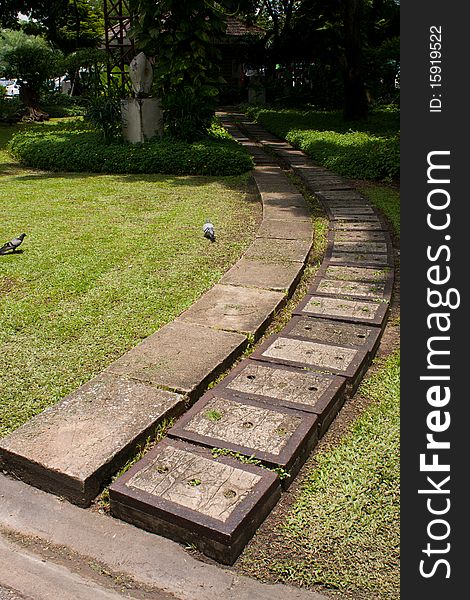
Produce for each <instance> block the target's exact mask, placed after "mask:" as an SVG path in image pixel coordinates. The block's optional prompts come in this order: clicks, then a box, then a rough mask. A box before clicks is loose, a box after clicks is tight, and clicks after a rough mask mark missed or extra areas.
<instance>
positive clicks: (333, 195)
mask: <svg viewBox="0 0 470 600" xmlns="http://www.w3.org/2000/svg"><path fill="white" fill-rule="evenodd" d="M319 195H320V196H321V197H322V198H323V199H324V200H364V196H362V195H361V194H360V193H359V192H356V190H348V191H346V190H345V191H336V190H331V191H324V192H321V193H320V194H319Z"/></svg>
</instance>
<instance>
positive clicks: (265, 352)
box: [252, 333, 368, 383]
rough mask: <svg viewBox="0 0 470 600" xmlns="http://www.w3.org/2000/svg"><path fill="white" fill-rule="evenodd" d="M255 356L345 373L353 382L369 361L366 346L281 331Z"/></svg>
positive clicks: (316, 369) (273, 361)
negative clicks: (329, 341)
mask: <svg viewBox="0 0 470 600" xmlns="http://www.w3.org/2000/svg"><path fill="white" fill-rule="evenodd" d="M252 357H253V359H256V360H261V361H268V362H272V363H275V364H284V365H290V366H293V367H299V368H301V369H310V370H315V371H322V372H327V373H333V374H335V375H341V376H342V377H346V378H347V379H348V380H349V381H350V382H351V383H353V382H355V381H356V380H357V377H358V375H359V374H360V373H361V372H362V368H363V367H364V364H365V363H366V362H367V359H368V352H367V350H366V349H363V348H357V347H356V348H354V347H351V346H341V345H339V344H325V343H323V342H314V341H311V340H310V339H306V338H305V339H304V338H297V337H295V338H294V337H288V336H287V335H286V336H285V335H283V334H282V333H281V334H275V335H272V336H270V337H269V338H268V339H267V340H265V341H264V342H263V343H262V344H261V346H260V347H259V348H258V349H257V350H255V352H253V354H252Z"/></svg>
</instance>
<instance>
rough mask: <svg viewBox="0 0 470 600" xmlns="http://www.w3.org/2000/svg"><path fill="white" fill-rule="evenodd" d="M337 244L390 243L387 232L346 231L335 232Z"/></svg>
mask: <svg viewBox="0 0 470 600" xmlns="http://www.w3.org/2000/svg"><path fill="white" fill-rule="evenodd" d="M334 241H336V242H385V243H388V242H389V237H388V235H387V234H386V232H385V231H344V230H338V231H336V232H334Z"/></svg>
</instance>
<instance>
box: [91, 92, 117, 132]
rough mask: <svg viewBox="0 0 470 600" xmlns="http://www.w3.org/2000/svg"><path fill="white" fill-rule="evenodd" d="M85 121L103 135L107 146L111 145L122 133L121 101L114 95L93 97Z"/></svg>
mask: <svg viewBox="0 0 470 600" xmlns="http://www.w3.org/2000/svg"><path fill="white" fill-rule="evenodd" d="M85 120H86V121H88V122H89V123H91V125H92V126H93V127H94V128H95V129H96V130H97V131H99V132H100V133H101V134H102V136H103V141H104V143H105V144H110V143H111V142H112V141H113V140H116V139H117V138H118V137H119V135H120V133H121V107H120V104H119V100H118V99H117V98H116V97H115V96H114V95H112V94H103V95H99V96H94V97H91V98H90V100H89V103H88V106H87V109H86V113H85Z"/></svg>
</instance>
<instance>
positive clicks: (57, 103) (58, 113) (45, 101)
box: [41, 92, 87, 118]
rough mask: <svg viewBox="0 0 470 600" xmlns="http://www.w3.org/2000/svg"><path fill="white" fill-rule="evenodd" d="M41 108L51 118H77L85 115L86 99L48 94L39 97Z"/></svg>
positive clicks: (60, 93) (53, 93)
mask: <svg viewBox="0 0 470 600" xmlns="http://www.w3.org/2000/svg"><path fill="white" fill-rule="evenodd" d="M41 106H42V107H43V109H44V111H45V112H47V114H48V115H49V116H50V117H52V118H61V117H78V116H83V115H84V114H85V110H86V106H87V99H86V98H84V97H82V96H68V95H67V94H63V93H62V92H49V93H47V94H43V96H42V97H41Z"/></svg>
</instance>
